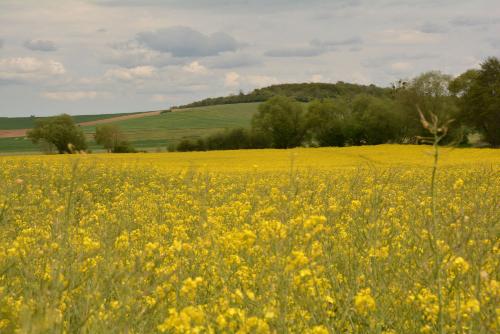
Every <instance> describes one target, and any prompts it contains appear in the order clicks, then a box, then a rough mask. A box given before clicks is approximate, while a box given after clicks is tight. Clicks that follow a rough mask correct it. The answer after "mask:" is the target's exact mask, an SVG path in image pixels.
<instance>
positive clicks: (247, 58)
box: [204, 51, 262, 69]
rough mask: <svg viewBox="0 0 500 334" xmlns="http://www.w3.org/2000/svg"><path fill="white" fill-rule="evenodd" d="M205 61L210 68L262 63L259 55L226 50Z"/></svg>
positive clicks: (227, 67) (247, 65)
mask: <svg viewBox="0 0 500 334" xmlns="http://www.w3.org/2000/svg"><path fill="white" fill-rule="evenodd" d="M204 63H205V64H206V65H207V66H208V67H210V68H220V69H229V68H237V67H238V68H241V67H249V66H255V65H260V64H262V60H261V58H260V57H259V56H257V55H254V54H249V53H241V52H238V51H236V52H224V53H222V54H220V55H218V56H214V57H209V58H207V59H206V60H205V61H204Z"/></svg>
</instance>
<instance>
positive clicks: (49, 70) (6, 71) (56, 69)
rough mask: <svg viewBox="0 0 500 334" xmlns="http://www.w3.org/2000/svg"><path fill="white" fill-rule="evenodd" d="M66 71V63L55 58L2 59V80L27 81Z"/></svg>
mask: <svg viewBox="0 0 500 334" xmlns="http://www.w3.org/2000/svg"><path fill="white" fill-rule="evenodd" d="M65 73H66V69H65V68H64V65H63V64H62V63H60V62H57V61H54V60H41V59H38V58H33V57H18V58H3V59H0V80H1V81H7V82H15V83H26V82H32V81H38V80H44V79H50V78H52V77H54V76H61V75H63V74H65Z"/></svg>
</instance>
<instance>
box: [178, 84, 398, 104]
mask: <svg viewBox="0 0 500 334" xmlns="http://www.w3.org/2000/svg"><path fill="white" fill-rule="evenodd" d="M390 92H391V89H390V88H381V87H377V86H375V85H369V86H365V85H358V84H351V83H345V82H342V81H339V82H337V83H293V84H280V85H273V86H269V87H265V88H260V89H255V90H254V91H252V92H250V93H248V94H244V93H243V92H241V93H240V94H238V95H230V96H224V97H215V98H207V99H204V100H201V101H197V102H193V103H189V104H185V105H182V106H178V107H174V108H172V109H184V108H193V107H202V106H211V105H221V104H234V103H249V102H263V101H266V100H268V99H269V98H271V97H273V96H276V95H282V96H288V97H292V98H294V99H296V100H297V101H300V102H310V101H312V100H315V99H324V98H335V97H339V96H355V95H358V94H368V95H374V96H388V95H389V94H390Z"/></svg>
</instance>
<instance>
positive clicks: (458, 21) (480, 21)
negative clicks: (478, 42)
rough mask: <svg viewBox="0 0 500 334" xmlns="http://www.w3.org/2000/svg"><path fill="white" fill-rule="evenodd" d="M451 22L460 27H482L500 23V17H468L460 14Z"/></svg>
mask: <svg viewBox="0 0 500 334" xmlns="http://www.w3.org/2000/svg"><path fill="white" fill-rule="evenodd" d="M450 23H451V24H452V25H454V26H458V27H481V26H488V25H494V24H498V23H500V18H498V17H466V16H460V17H456V18H454V19H452V20H451V21H450Z"/></svg>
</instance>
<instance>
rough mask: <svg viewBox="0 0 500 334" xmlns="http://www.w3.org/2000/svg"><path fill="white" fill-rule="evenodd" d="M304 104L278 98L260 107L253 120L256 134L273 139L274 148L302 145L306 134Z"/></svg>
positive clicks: (285, 98)
mask: <svg viewBox="0 0 500 334" xmlns="http://www.w3.org/2000/svg"><path fill="white" fill-rule="evenodd" d="M305 123H306V122H305V115H304V110H303V108H302V104H300V103H299V102H296V101H295V100H293V99H292V98H288V97H283V96H276V97H273V98H271V99H269V100H268V101H267V102H264V103H262V104H261V105H260V106H259V111H258V112H257V114H256V115H255V116H254V117H253V119H252V128H253V130H254V131H255V132H257V133H261V134H262V135H263V136H265V137H268V138H270V139H271V143H272V146H273V147H276V148H290V147H296V146H299V145H301V143H302V141H303V139H304V136H305V133H306V125H305Z"/></svg>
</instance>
